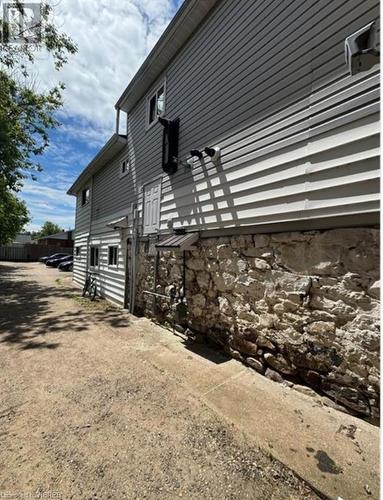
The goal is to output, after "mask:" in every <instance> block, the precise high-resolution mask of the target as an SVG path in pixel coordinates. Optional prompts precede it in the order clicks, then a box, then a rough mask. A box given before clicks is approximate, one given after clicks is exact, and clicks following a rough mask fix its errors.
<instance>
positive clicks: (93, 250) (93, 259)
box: [90, 246, 99, 267]
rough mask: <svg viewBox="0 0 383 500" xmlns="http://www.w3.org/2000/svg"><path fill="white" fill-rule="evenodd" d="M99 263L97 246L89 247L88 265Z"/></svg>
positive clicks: (94, 265)
mask: <svg viewBox="0 0 383 500" xmlns="http://www.w3.org/2000/svg"><path fill="white" fill-rule="evenodd" d="M98 263H99V248H98V247H95V246H91V247H90V267H98Z"/></svg>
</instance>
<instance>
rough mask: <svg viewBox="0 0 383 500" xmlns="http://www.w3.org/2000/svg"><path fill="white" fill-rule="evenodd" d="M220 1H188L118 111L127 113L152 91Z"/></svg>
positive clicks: (120, 103)
mask: <svg viewBox="0 0 383 500" xmlns="http://www.w3.org/2000/svg"><path fill="white" fill-rule="evenodd" d="M219 1H220V0H205V1H204V2H200V1H199V0H185V1H184V3H183V4H182V6H181V7H180V9H179V10H178V12H177V14H176V15H175V16H174V18H173V19H172V21H171V22H170V24H169V25H168V27H167V28H166V30H165V31H164V33H163V34H162V36H161V37H160V39H159V40H158V42H157V43H156V45H155V46H154V47H153V49H152V50H151V52H150V53H149V55H148V56H147V58H146V59H145V61H144V62H143V64H142V65H141V67H140V68H139V70H138V71H137V73H136V74H135V75H134V77H133V78H132V80H131V82H130V83H129V85H128V86H127V87H126V89H125V90H124V92H123V93H122V95H121V97H120V98H119V99H118V101H117V103H116V105H115V108H116V109H121V110H123V111H126V112H128V111H129V110H130V109H132V107H133V106H134V104H135V103H136V102H137V101H138V100H139V99H140V98H141V97H142V96H143V95H144V94H145V93H146V92H147V91H148V90H149V88H150V86H151V85H152V84H153V83H154V82H155V80H156V79H157V78H158V76H159V75H160V74H161V73H162V71H163V70H164V69H165V68H166V67H167V65H168V64H169V63H170V61H171V60H172V59H173V57H174V56H175V55H176V54H177V52H178V51H179V50H180V49H181V48H182V47H183V45H184V44H185V43H186V42H187V40H188V39H189V38H190V36H191V35H192V33H194V31H195V30H196V29H197V28H198V26H199V25H200V24H201V23H202V21H203V20H204V19H205V18H206V16H207V14H208V13H209V12H210V10H211V9H212V8H213V7H214V6H215V5H216V3H218V2H219Z"/></svg>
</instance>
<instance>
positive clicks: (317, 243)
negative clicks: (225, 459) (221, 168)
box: [136, 227, 380, 417]
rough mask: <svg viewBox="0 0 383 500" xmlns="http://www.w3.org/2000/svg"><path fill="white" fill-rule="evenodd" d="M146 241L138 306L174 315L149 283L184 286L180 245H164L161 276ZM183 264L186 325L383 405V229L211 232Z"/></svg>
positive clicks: (263, 364) (282, 371)
mask: <svg viewBox="0 0 383 500" xmlns="http://www.w3.org/2000/svg"><path fill="white" fill-rule="evenodd" d="M141 250H142V251H140V253H139V259H140V266H139V275H138V276H137V285H138V290H137V296H136V304H137V309H139V310H140V311H141V312H142V313H143V314H145V315H146V316H149V317H152V318H153V317H155V318H157V319H158V320H159V321H162V322H164V321H165V322H169V323H171V322H172V321H173V322H174V321H175V318H174V311H173V309H172V302H171V301H170V300H169V301H167V300H162V299H160V298H159V299H156V300H153V298H150V297H148V295H145V294H143V293H142V291H143V290H149V289H151V287H153V283H154V282H156V290H155V291H156V292H158V293H165V294H166V293H167V290H169V287H170V288H174V289H175V290H180V288H181V287H182V275H183V272H182V270H183V260H182V255H181V254H177V253H172V252H168V253H167V254H164V253H161V254H160V262H159V266H158V274H157V278H156V280H154V264H153V263H154V260H153V257H152V256H149V255H148V253H147V251H146V250H145V245H144V244H142V248H141ZM186 267H187V269H186V302H187V315H186V318H185V326H189V327H191V328H192V329H193V330H197V331H199V332H202V333H203V334H206V337H207V338H208V339H209V340H210V341H211V342H213V343H214V344H216V345H218V346H220V348H222V349H224V350H225V351H226V352H227V353H228V354H229V355H230V356H232V357H234V358H236V359H238V360H240V361H243V362H245V363H246V364H247V365H248V366H251V367H252V368H254V369H255V370H257V371H258V372H260V373H265V375H266V376H267V377H269V378H271V379H273V380H277V381H278V382H281V381H282V380H283V379H284V378H287V379H289V380H290V381H291V380H292V381H293V382H294V383H295V384H298V385H302V384H306V385H307V386H308V387H311V388H312V389H314V390H316V391H318V392H322V393H323V392H324V393H326V394H327V395H328V397H330V398H331V399H332V400H333V401H336V403H334V404H336V405H343V406H344V407H345V408H349V409H350V411H353V412H356V413H357V414H359V415H361V416H369V415H371V416H374V417H376V416H377V415H378V414H379V399H380V398H379V396H380V388H379V382H380V373H379V367H380V363H379V361H380V360H379V355H380V353H379V345H380V332H379V313H380V311H379V301H378V299H379V292H380V281H379V279H380V276H379V229H376V228H370V227H364V228H363V227H359V228H344V229H332V230H323V231H294V232H281V233H273V234H263V235H262V234H259V235H246V236H231V237H230V236H225V237H217V238H206V239H203V240H201V241H200V242H198V243H197V244H196V245H195V246H194V247H193V250H192V251H188V252H187V253H186ZM266 368H267V369H266ZM302 391H304V389H302ZM307 393H310V389H308V390H307Z"/></svg>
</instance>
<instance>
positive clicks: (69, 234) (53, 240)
mask: <svg viewBox="0 0 383 500" xmlns="http://www.w3.org/2000/svg"><path fill="white" fill-rule="evenodd" d="M37 242H38V244H39V245H47V246H48V245H51V246H52V245H54V246H57V247H70V248H72V247H73V231H71V230H70V231H61V232H60V233H56V234H50V235H49V236H44V237H42V238H38V240H37Z"/></svg>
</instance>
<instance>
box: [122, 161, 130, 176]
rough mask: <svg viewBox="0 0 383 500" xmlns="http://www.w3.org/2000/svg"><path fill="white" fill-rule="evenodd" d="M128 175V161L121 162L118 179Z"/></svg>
mask: <svg viewBox="0 0 383 500" xmlns="http://www.w3.org/2000/svg"><path fill="white" fill-rule="evenodd" d="M128 173H129V160H122V161H121V163H120V177H124V176H125V175H126V174H128Z"/></svg>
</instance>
